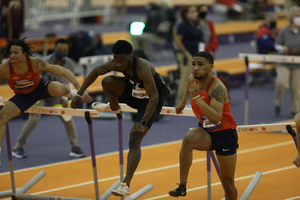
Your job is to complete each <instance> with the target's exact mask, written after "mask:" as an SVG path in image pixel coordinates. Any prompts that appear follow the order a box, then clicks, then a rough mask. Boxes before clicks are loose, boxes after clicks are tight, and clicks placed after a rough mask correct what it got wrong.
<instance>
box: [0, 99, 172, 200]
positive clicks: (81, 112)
mask: <svg viewBox="0 0 300 200" xmlns="http://www.w3.org/2000/svg"><path fill="white" fill-rule="evenodd" d="M122 106H123V107H124V106H125V105H122ZM125 110H126V109H125ZM127 110H128V109H127ZM103 111H105V112H114V111H112V110H110V108H109V109H108V107H107V106H106V108H105V109H104V110H103ZM25 112H26V113H36V114H48V115H62V116H64V115H72V116H79V117H85V118H86V121H87V123H88V127H89V138H90V146H91V159H92V166H93V174H94V185H95V195H96V200H106V199H108V198H109V197H110V196H111V191H112V190H114V189H116V188H117V187H118V186H119V184H120V183H121V181H123V177H124V172H123V171H124V170H123V134H122V114H121V113H117V117H118V130H119V131H118V132H119V162H120V179H119V180H118V181H117V182H116V183H114V184H113V185H112V186H111V187H110V188H109V189H108V190H107V191H106V192H105V193H104V194H103V195H102V196H101V197H99V187H98V178H97V170H96V159H95V150H94V140H93V129H92V120H91V117H93V118H99V116H100V115H99V112H98V111H95V110H91V109H76V110H75V109H70V108H58V107H42V106H32V107H30V108H29V109H28V110H26V111H25ZM165 112H169V111H168V110H166V111H165ZM6 131H7V132H6V138H7V148H8V150H7V153H8V158H9V165H10V175H11V184H12V190H11V191H10V190H8V191H2V192H0V197H7V196H12V199H13V200H17V199H20V200H25V199H26V200H27V199H28V200H31V199H39V200H49V199H51V200H71V199H74V200H88V199H82V198H68V197H56V196H42V195H28V194H24V193H25V192H26V191H28V190H29V189H30V188H31V187H32V186H33V185H34V184H36V183H37V182H38V181H39V180H40V179H41V178H43V177H44V176H45V175H46V172H45V171H41V172H40V173H38V175H36V176H35V177H34V178H33V179H32V180H31V181H29V182H28V183H27V184H25V185H24V186H23V187H22V188H20V189H16V188H15V179H14V171H13V166H12V155H11V153H10V152H11V145H10V137H9V129H8V123H7V130H6ZM152 189H153V186H152V185H151V184H148V185H147V186H145V187H144V188H142V189H140V190H138V191H137V192H135V193H133V194H132V195H131V196H129V197H128V198H126V200H134V199H137V198H139V197H141V196H143V195H144V194H146V193H147V192H149V191H151V190H152ZM120 198H121V199H122V200H123V199H124V197H123V196H121V197H120Z"/></svg>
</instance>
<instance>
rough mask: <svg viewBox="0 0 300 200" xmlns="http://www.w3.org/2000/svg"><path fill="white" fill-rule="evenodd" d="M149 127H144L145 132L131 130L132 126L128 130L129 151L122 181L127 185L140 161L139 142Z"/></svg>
mask: <svg viewBox="0 0 300 200" xmlns="http://www.w3.org/2000/svg"><path fill="white" fill-rule="evenodd" d="M135 123H139V122H135ZM148 130H149V128H148V127H145V132H143V133H136V132H135V131H133V128H132V129H131V131H130V137H129V152H128V156H127V171H126V177H125V179H124V181H123V182H125V183H127V186H128V187H129V186H130V182H131V179H132V177H133V174H134V172H135V170H136V168H137V166H138V164H139V162H140V159H141V146H140V144H141V142H142V140H143V138H144V136H145V135H146V133H147V132H148Z"/></svg>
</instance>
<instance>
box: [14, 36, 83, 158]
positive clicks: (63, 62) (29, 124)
mask: <svg viewBox="0 0 300 200" xmlns="http://www.w3.org/2000/svg"><path fill="white" fill-rule="evenodd" d="M68 51H69V42H68V41H67V40H66V39H58V40H57V41H56V42H55V50H54V52H53V53H52V54H50V55H48V56H46V57H45V58H44V60H45V61H46V62H48V63H49V64H54V65H59V66H62V67H63V68H65V69H68V70H70V71H72V72H73V73H74V63H73V61H72V60H71V59H70V58H68V57H67V54H68ZM41 75H42V76H43V78H45V79H46V80H48V81H58V82H60V83H65V84H68V85H69V87H70V88H72V84H71V83H70V81H69V80H68V79H67V78H66V77H64V76H58V75H55V74H52V73H49V72H47V71H43V72H41ZM45 104H47V105H49V106H54V105H56V104H61V105H62V107H64V108H68V107H69V105H68V98H67V97H64V96H56V97H50V98H47V99H43V100H40V101H39V102H38V105H39V106H44V105H45ZM40 118H41V114H33V113H30V114H29V118H28V120H27V121H26V123H25V124H24V126H23V128H22V129H21V132H20V135H19V137H18V140H17V143H16V144H15V148H14V150H13V152H12V155H13V156H14V157H16V158H25V157H26V155H25V153H24V149H23V147H24V146H25V143H26V140H27V138H28V137H29V135H30V134H31V132H32V131H33V129H34V128H35V127H36V125H37V124H38V123H39V120H40ZM59 118H60V120H61V121H62V122H63V124H64V126H65V129H66V132H67V136H68V138H69V142H70V145H71V151H70V153H69V155H70V156H71V157H76V158H80V157H85V156H86V155H85V153H84V152H83V151H82V149H81V148H80V147H79V144H78V138H77V133H76V127H75V123H74V120H73V118H72V117H71V116H64V117H63V115H61V116H59Z"/></svg>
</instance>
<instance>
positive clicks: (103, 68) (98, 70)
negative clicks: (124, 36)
mask: <svg viewBox="0 0 300 200" xmlns="http://www.w3.org/2000/svg"><path fill="white" fill-rule="evenodd" d="M110 64H111V61H109V62H107V63H105V64H103V65H99V66H97V67H95V68H94V69H93V70H92V71H91V72H90V73H89V74H88V76H87V77H86V78H85V80H84V82H83V83H82V86H81V87H80V89H79V90H78V92H77V94H79V95H82V94H83V92H84V91H85V90H86V89H87V88H88V87H89V86H90V85H91V84H93V83H94V82H95V80H96V79H97V78H98V76H101V75H103V74H106V73H108V72H110V71H111V70H109V65H110Z"/></svg>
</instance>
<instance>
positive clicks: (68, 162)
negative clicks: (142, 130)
mask: <svg viewBox="0 0 300 200" xmlns="http://www.w3.org/2000/svg"><path fill="white" fill-rule="evenodd" d="M181 142H182V140H175V141H172V142H165V143H160V144H153V145H148V146H145V147H142V149H151V148H155V147H160V146H166V145H172V144H177V143H181ZM128 151H129V150H128V149H126V150H123V152H124V153H126V152H128ZM117 154H119V151H114V152H110V153H105V154H101V155H97V156H96V158H102V157H106V156H112V155H117ZM90 159H91V156H89V157H85V158H80V159H77V160H68V161H61V162H57V163H51V164H46V165H39V166H36V167H28V168H24V169H19V170H14V172H15V173H17V172H24V171H29V170H33V169H40V168H41V169H42V168H45V167H53V166H57V165H63V164H70V163H75V162H81V161H84V160H90ZM6 174H9V172H2V173H0V176H1V175H6Z"/></svg>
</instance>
